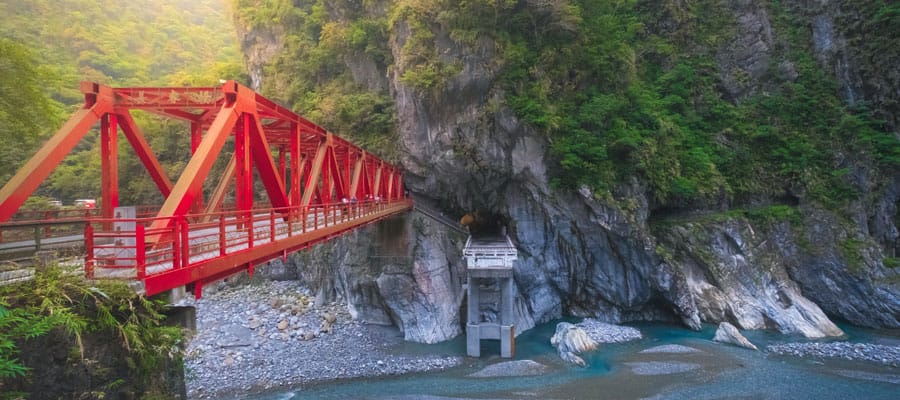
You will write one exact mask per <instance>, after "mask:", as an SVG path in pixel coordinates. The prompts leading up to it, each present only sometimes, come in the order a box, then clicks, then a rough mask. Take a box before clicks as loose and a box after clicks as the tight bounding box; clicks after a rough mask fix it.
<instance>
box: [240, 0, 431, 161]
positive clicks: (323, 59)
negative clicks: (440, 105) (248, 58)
mask: <svg viewBox="0 0 900 400" xmlns="http://www.w3.org/2000/svg"><path fill="white" fill-rule="evenodd" d="M235 4H236V5H237V7H238V8H237V10H236V12H237V15H238V19H239V20H241V21H257V24H256V25H253V26H256V27H257V28H260V29H278V30H281V29H284V30H285V31H286V34H285V37H284V39H285V43H284V47H285V48H284V51H283V52H282V55H281V56H280V57H279V58H278V59H276V61H275V62H274V65H273V66H272V68H271V69H270V70H269V71H267V72H268V73H267V76H269V77H271V78H270V79H268V80H266V81H265V82H264V87H263V88H262V91H263V93H265V94H266V95H267V96H268V97H270V98H272V99H275V100H277V101H280V102H282V103H285V104H290V105H291V107H292V108H293V109H294V110H295V111H297V112H298V113H300V114H302V115H303V116H304V117H306V118H309V119H310V120H312V121H315V122H316V123H317V124H320V125H322V126H325V127H327V128H328V129H329V130H331V131H333V132H335V133H337V134H339V135H341V136H343V137H346V138H348V139H350V140H352V141H353V142H354V143H356V144H358V145H360V146H361V147H363V148H365V149H367V150H369V151H372V152H376V153H378V154H379V155H380V156H382V157H386V158H387V159H394V160H396V158H397V147H396V129H395V124H396V121H395V119H396V117H395V111H394V105H393V101H392V99H391V97H390V94H389V93H388V91H387V82H386V80H385V81H384V83H381V82H378V81H379V80H381V79H382V78H380V77H379V76H378V74H377V71H378V70H383V69H386V68H387V66H388V65H390V64H391V63H393V56H392V54H391V51H390V49H389V47H388V41H389V37H390V34H389V29H388V18H387V16H386V15H384V14H383V13H380V12H378V11H377V10H379V9H380V6H379V5H378V4H375V2H371V1H358V0H357V1H353V0H341V1H331V2H328V6H329V7H332V9H334V10H340V11H341V13H340V14H341V18H332V17H330V16H329V14H328V13H327V12H326V11H325V10H326V9H327V7H326V2H325V1H324V0H307V1H294V2H293V8H292V9H291V11H290V13H284V12H280V11H279V10H280V8H279V6H278V4H280V2H263V1H243V0H241V1H237V2H235ZM273 13H274V14H279V13H280V14H279V15H282V17H281V19H280V20H279V21H273V20H271V19H268V17H267V16H268V15H271V14H273ZM251 25H252V24H251ZM347 60H353V61H354V62H355V63H357V64H358V65H362V66H361V67H360V69H364V70H365V71H363V73H365V74H367V77H368V80H369V82H368V83H367V85H356V84H354V83H353V82H354V76H353V71H351V70H350V69H349V68H348V67H347V63H346V61H347ZM363 61H365V62H363ZM368 62H370V63H371V64H367V63H368ZM374 68H377V70H373V69H374ZM423 79H424V78H423Z"/></svg>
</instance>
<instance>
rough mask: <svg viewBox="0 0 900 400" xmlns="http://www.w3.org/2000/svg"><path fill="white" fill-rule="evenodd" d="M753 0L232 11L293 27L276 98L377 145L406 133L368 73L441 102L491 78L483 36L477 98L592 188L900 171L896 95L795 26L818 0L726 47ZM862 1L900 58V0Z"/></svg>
mask: <svg viewBox="0 0 900 400" xmlns="http://www.w3.org/2000/svg"><path fill="white" fill-rule="evenodd" d="M738 3H740V4H744V3H746V4H749V3H747V2H743V3H741V2H737V3H734V2H722V1H719V0H703V1H694V2H669V1H663V2H654V1H637V0H617V1H606V0H603V1H600V0H571V1H536V0H528V1H517V0H505V1H495V0H475V1H464V2H459V1H449V0H447V1H445V0H402V1H351V0H346V1H325V0H304V1H287V0H267V1H261V0H235V8H236V10H237V12H238V19H239V21H241V23H242V24H244V25H246V26H247V27H249V28H251V29H253V28H257V29H263V30H264V29H273V30H275V31H277V32H283V33H282V37H281V40H283V43H284V51H283V52H282V53H281V57H280V58H276V59H275V60H273V61H272V62H271V63H270V65H269V67H268V68H269V73H268V74H266V75H267V76H269V77H270V79H269V80H268V81H264V84H265V85H266V89H267V90H268V91H269V94H270V95H273V96H276V97H280V98H281V99H282V100H283V101H286V102H292V103H293V104H294V105H295V107H298V108H302V109H304V110H309V111H310V113H311V115H313V116H315V117H316V118H315V119H317V120H320V121H322V122H323V123H325V124H326V125H327V126H330V127H332V128H334V129H336V130H337V131H338V132H340V133H342V134H346V135H356V136H360V137H362V138H365V139H366V140H367V141H369V142H372V143H379V142H380V143H385V144H389V143H392V141H390V140H389V139H390V137H391V136H390V135H393V134H394V132H395V125H394V113H395V109H394V105H393V102H392V101H391V98H390V93H389V91H388V88H387V87H386V86H387V85H385V84H379V83H374V84H373V83H372V82H371V79H368V77H367V76H363V75H365V74H366V72H360V70H365V69H366V68H378V69H384V70H387V71H388V72H389V74H390V73H393V72H397V73H398V76H399V80H400V82H402V83H403V84H404V85H406V86H409V87H413V88H414V89H415V90H416V93H417V94H418V95H419V96H422V98H429V97H431V98H435V97H436V96H438V95H439V94H440V93H441V92H442V91H444V92H446V91H447V89H448V85H450V86H452V85H454V84H457V83H458V82H459V81H460V80H462V79H469V78H471V79H477V78H478V77H473V76H471V75H470V74H471V71H466V70H464V64H465V63H466V60H465V58H464V57H465V56H460V55H459V53H460V51H459V49H460V48H467V47H470V48H476V49H482V50H484V49H487V51H489V52H491V54H489V56H490V59H489V60H487V62H489V63H490V65H487V66H486V69H488V70H490V71H492V72H493V71H496V73H497V79H496V80H494V81H492V82H490V83H489V86H487V87H484V88H483V89H484V91H483V92H482V93H466V95H473V96H482V97H484V98H491V101H490V102H491V104H492V107H493V109H494V110H497V109H498V108H497V107H499V106H506V107H509V108H511V109H512V110H513V111H514V112H515V113H516V115H517V116H518V117H520V118H522V119H524V120H525V121H527V122H529V123H530V124H531V126H533V127H534V128H536V129H538V130H540V131H541V132H544V133H545V134H546V137H547V138H548V140H550V141H551V143H552V146H551V151H552V157H553V159H554V160H555V161H554V162H553V163H552V164H551V169H552V170H553V172H552V176H551V179H552V182H554V183H555V184H556V185H557V186H558V187H569V188H573V187H574V188H577V187H579V186H581V185H587V186H588V187H590V188H591V189H592V190H593V191H594V192H595V193H596V194H597V195H598V196H601V197H604V196H608V193H609V191H610V190H612V189H613V188H614V187H615V186H616V185H618V184H620V183H622V182H628V181H629V180H630V179H632V178H633V177H638V178H639V179H640V180H641V182H643V183H644V184H646V186H647V187H648V190H649V194H650V195H651V199H652V201H653V202H654V204H655V207H661V208H671V207H675V208H685V207H686V208H695V207H701V208H703V207H711V206H717V205H722V204H727V203H733V202H737V203H747V202H750V201H752V200H758V199H760V198H773V197H794V196H803V197H810V198H814V199H817V200H819V201H822V202H827V203H831V204H832V205H834V206H838V205H845V204H846V201H848V200H850V199H853V198H854V196H855V194H854V191H855V189H854V188H853V187H851V185H850V183H849V181H848V180H847V179H845V178H844V176H845V175H846V174H847V173H848V172H849V169H848V168H849V166H850V165H851V164H853V163H863V164H866V165H871V166H872V167H873V168H874V169H876V170H881V171H893V170H894V169H896V168H898V167H900V144H898V140H897V137H896V135H895V133H893V132H892V129H895V128H894V127H893V126H890V120H891V119H893V117H892V114H893V110H894V109H893V108H892V107H893V106H891V105H890V102H881V103H878V102H872V101H865V100H863V101H851V102H849V103H848V102H845V101H843V99H842V98H841V94H842V90H841V88H840V85H839V83H838V81H837V79H836V78H835V76H834V75H833V74H832V73H830V72H829V71H828V70H827V69H826V68H824V66H822V65H821V63H820V62H818V61H817V58H816V55H814V50H815V49H814V43H812V41H811V40H810V37H809V33H810V32H809V27H808V26H806V25H804V24H796V22H797V19H798V18H804V17H805V16H804V15H803V14H804V10H803V9H799V8H797V7H796V6H794V8H791V6H790V5H787V4H783V3H782V2H773V3H772V4H770V5H769V6H768V7H766V8H768V10H767V12H768V13H770V14H771V20H772V24H771V25H770V26H768V27H766V28H767V29H768V30H769V32H768V35H769V38H768V39H769V41H770V42H769V43H763V44H764V45H765V46H766V48H758V49H753V52H756V53H757V54H753V53H752V52H751V53H750V54H743V55H740V54H733V52H731V51H730V50H729V49H731V48H734V47H736V46H740V44H739V43H738V44H733V43H732V41H734V40H735V35H736V32H737V31H738V30H739V29H740V28H741V27H740V24H741V22H740V21H739V20H738V19H736V17H735V13H734V8H739V7H743V6H740V5H736V4H738ZM857 3H858V4H857V5H858V6H859V7H858V9H855V10H852V11H853V12H855V13H858V16H856V17H858V18H857V19H856V20H854V24H855V25H853V26H854V28H855V29H858V30H861V31H865V32H868V35H870V36H872V35H876V34H877V35H878V37H877V38H876V37H871V38H868V37H867V38H866V39H867V40H866V41H865V42H864V43H865V44H866V48H865V49H864V50H863V51H866V52H867V53H866V54H870V55H872V56H874V57H876V58H879V59H881V60H882V62H887V61H888V60H890V59H891V57H894V59H896V57H897V54H896V46H891V45H889V43H897V41H898V40H900V6H898V5H897V4H895V3H892V2H883V1H863V2H857ZM729 4H731V6H729ZM746 4H744V6H746ZM747 7H749V6H747ZM854 18H855V17H854ZM772 31H775V32H777V37H774V38H773V37H771V35H772ZM876 32H877V33H876ZM869 39H871V40H869ZM392 40H393V41H395V43H396V45H397V46H398V47H399V51H394V52H392V51H391V48H390V46H391V41H392ZM738 40H739V39H738ZM395 50H398V49H396V48H395ZM463 53H464V52H463ZM479 55H481V54H479ZM736 56H741V57H744V59H743V60H740V59H739V60H735V59H734V57H736ZM776 60H777V61H776ZM781 60H784V61H783V62H782V61H781ZM742 62H743V63H745V64H747V63H750V62H752V63H753V64H751V65H741V63H742ZM368 64H374V65H373V66H372V67H369V66H368ZM354 65H356V66H354ZM876 67H877V66H876ZM881 67H882V68H888V66H887V65H881ZM369 75H371V72H369ZM352 82H355V84H354V83H352ZM451 90H452V89H451ZM448 107H451V106H448ZM373 134H374V135H383V136H382V138H381V139H380V140H379V139H377V138H372V135H373ZM382 150H383V151H385V152H390V151H392V149H391V146H390V145H386V146H382ZM460 151H464V149H462V148H460Z"/></svg>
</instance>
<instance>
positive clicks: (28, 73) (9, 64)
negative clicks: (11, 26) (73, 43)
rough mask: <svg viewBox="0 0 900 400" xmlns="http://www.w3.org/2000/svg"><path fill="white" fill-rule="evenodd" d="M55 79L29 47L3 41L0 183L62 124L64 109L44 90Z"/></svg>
mask: <svg viewBox="0 0 900 400" xmlns="http://www.w3.org/2000/svg"><path fill="white" fill-rule="evenodd" d="M55 79H56V78H55V75H54V74H53V72H52V71H50V70H48V69H47V68H44V67H42V66H40V65H39V63H38V59H37V57H36V55H35V54H34V53H33V52H32V51H30V50H29V49H28V48H27V47H25V46H23V45H21V44H18V43H16V42H13V41H12V40H9V39H5V38H0V142H2V143H3V146H0V182H6V181H7V180H9V178H10V177H12V175H13V173H15V167H16V166H18V165H21V164H22V163H24V162H25V159H26V158H25V157H27V155H28V154H30V153H31V152H32V151H33V149H34V148H35V147H36V146H37V145H38V143H39V141H40V139H42V138H43V137H44V136H45V135H46V134H47V133H48V132H50V130H51V129H53V128H54V127H55V125H56V124H57V123H58V122H59V120H60V118H61V112H62V107H61V105H60V104H59V103H58V102H56V101H55V100H53V99H52V98H51V97H50V93H48V91H47V90H46V88H45V85H46V84H47V83H48V82H54V80H55Z"/></svg>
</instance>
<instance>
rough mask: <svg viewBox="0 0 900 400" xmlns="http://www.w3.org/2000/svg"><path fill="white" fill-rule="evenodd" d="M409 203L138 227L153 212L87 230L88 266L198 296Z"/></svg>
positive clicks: (156, 289) (102, 274) (149, 290)
mask: <svg viewBox="0 0 900 400" xmlns="http://www.w3.org/2000/svg"><path fill="white" fill-rule="evenodd" d="M411 208H412V202H411V201H410V200H408V199H402V200H396V201H391V202H377V203H376V202H364V203H359V204H332V205H321V206H310V207H309V209H308V212H307V213H306V216H305V218H304V217H299V218H298V217H294V218H286V217H284V216H283V215H282V214H281V213H278V212H276V211H275V210H268V212H254V213H253V214H252V220H253V222H252V226H253V229H252V231H253V235H252V236H251V235H250V231H251V229H249V225H250V224H249V223H248V222H247V219H246V218H241V217H239V216H238V215H236V213H235V212H231V213H221V214H218V215H213V216H212V218H211V219H210V218H207V219H208V220H207V221H205V222H204V221H203V219H204V218H203V216H196V217H197V218H196V219H198V221H196V222H194V223H191V224H189V225H188V224H187V222H186V221H184V222H183V223H182V224H175V225H174V226H173V228H172V229H171V231H169V232H168V234H167V233H166V232H156V231H149V230H144V229H142V228H139V227H142V226H143V225H142V224H147V223H148V222H151V221H150V220H151V219H143V220H141V219H138V220H134V222H137V224H136V225H135V227H134V228H131V229H130V230H125V229H118V230H109V231H94V232H90V233H89V235H88V237H86V238H85V243H86V246H85V247H86V249H85V253H86V257H85V270H86V273H87V275H88V276H89V277H94V278H116V279H135V280H136V281H137V282H138V283H139V284H138V285H137V286H138V287H137V290H138V291H140V292H143V293H145V294H147V295H153V294H156V293H160V292H163V291H166V290H169V289H172V288H174V287H178V286H183V285H185V284H189V283H194V282H196V284H195V285H194V292H195V295H196V296H198V297H199V296H200V290H201V287H202V284H204V283H209V282H211V281H214V280H217V279H221V278H223V277H225V276H228V275H231V274H234V273H236V272H239V271H241V270H248V271H249V272H250V273H251V274H252V273H253V269H254V266H255V265H256V264H258V263H262V262H265V261H268V260H271V259H274V258H277V257H286V256H287V254H288V253H290V252H293V251H296V250H300V249H303V248H308V247H309V246H310V245H312V244H314V243H318V242H321V241H325V240H328V239H330V238H333V237H336V236H339V235H341V234H343V233H345V232H346V231H349V230H352V229H355V228H358V227H360V226H362V225H365V224H369V223H372V222H375V221H378V220H381V219H384V218H386V217H389V216H391V215H394V214H398V213H402V212H405V211H407V210H409V209H411ZM121 221H123V220H120V222H121ZM127 222H130V221H126V223H127ZM180 226H187V227H188V228H187V229H183V228H180ZM119 228H121V227H119ZM154 236H156V238H154ZM154 240H157V243H156V244H152V242H153V241H154ZM142 243H143V245H142ZM140 283H142V285H141V284H140Z"/></svg>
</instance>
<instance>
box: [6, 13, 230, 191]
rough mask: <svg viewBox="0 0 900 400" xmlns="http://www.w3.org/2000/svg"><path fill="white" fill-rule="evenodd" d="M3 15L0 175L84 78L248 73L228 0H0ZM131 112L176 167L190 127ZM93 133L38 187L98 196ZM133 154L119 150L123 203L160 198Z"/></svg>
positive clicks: (134, 80)
mask: <svg viewBox="0 0 900 400" xmlns="http://www.w3.org/2000/svg"><path fill="white" fill-rule="evenodd" d="M0 15H2V16H3V17H2V18H0V48H2V51H0V71H2V73H0V141H3V142H4V143H5V144H12V145H6V146H4V147H3V149H2V150H0V182H6V181H7V180H8V179H9V177H10V176H11V175H12V174H13V173H14V172H15V170H16V168H18V166H19V165H21V164H22V163H24V161H25V160H26V159H27V157H29V156H30V155H31V154H32V153H33V152H34V150H35V148H36V146H37V145H39V144H40V143H41V142H42V141H43V139H44V138H46V137H47V135H49V134H51V133H52V132H53V131H55V129H56V128H57V127H58V125H59V124H60V123H61V122H62V121H63V120H64V119H65V118H66V117H67V116H68V114H69V113H71V111H72V110H73V109H74V108H75V107H78V106H80V104H81V103H82V101H83V99H82V98H81V94H80V93H79V91H78V85H79V82H80V81H82V80H88V81H96V82H100V83H103V84H107V85H111V86H185V85H218V82H219V80H220V79H237V80H241V81H243V80H245V74H244V73H243V70H244V68H243V64H242V61H241V56H240V53H239V48H238V45H237V38H236V35H235V31H234V25H233V22H232V18H231V14H230V11H229V8H228V7H227V4H226V2H225V0H197V1H194V0H134V1H118V0H33V1H32V0H29V1H18V0H3V1H0ZM136 118H137V119H138V124H139V125H141V126H143V127H144V129H145V130H146V132H145V134H146V135H147V136H148V140H150V142H151V143H150V144H151V146H152V147H153V148H154V149H155V151H156V152H157V154H158V156H159V157H160V161H161V162H162V164H163V167H164V168H165V169H166V171H168V172H169V173H170V175H172V176H173V177H174V176H176V173H177V172H179V171H180V170H181V167H182V166H183V164H184V162H186V160H187V157H188V156H189V153H190V148H189V147H190V145H189V143H190V142H189V139H187V136H186V135H185V132H187V128H186V127H185V126H182V125H181V124H178V123H166V124H164V123H160V122H158V121H156V119H155V117H152V116H148V115H136ZM97 136H98V135H91V134H89V135H88V136H87V137H86V138H85V139H84V140H83V141H82V143H81V144H79V146H78V147H77V148H76V150H75V151H74V152H73V154H72V155H70V156H69V157H68V158H67V159H66V161H64V162H63V164H62V165H60V167H59V168H58V169H57V171H56V172H55V173H54V174H53V175H52V176H51V177H50V179H49V180H48V182H47V184H45V185H44V187H42V189H40V191H39V194H41V195H44V196H47V197H53V198H58V199H60V200H63V201H64V202H65V203H66V204H70V203H71V201H72V200H73V199H75V198H94V197H97V196H99V184H100V178H99V174H100V171H99V158H98V150H96V149H95V148H94V142H95V140H96V139H97ZM123 142H124V141H120V145H124V146H127V145H128V144H127V142H125V143H123ZM130 153H131V152H129V151H124V150H123V151H121V152H120V180H121V184H122V190H121V192H120V197H121V202H122V203H123V204H145V203H153V202H158V201H159V198H157V197H156V196H157V195H156V193H155V190H153V185H152V183H150V180H149V178H148V177H147V176H146V173H145V172H144V171H143V170H142V167H141V166H140V163H139V162H138V161H137V160H136V159H135V158H134V157H133V156H131V154H130Z"/></svg>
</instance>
